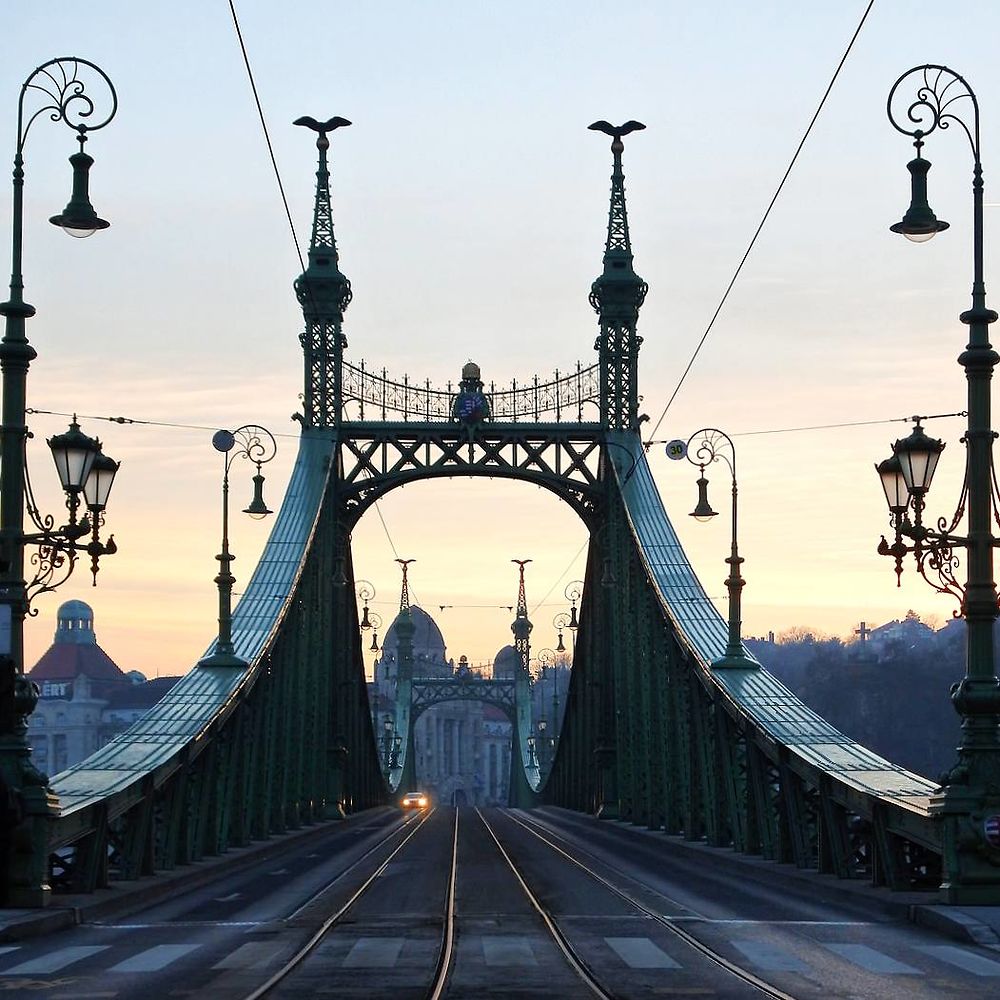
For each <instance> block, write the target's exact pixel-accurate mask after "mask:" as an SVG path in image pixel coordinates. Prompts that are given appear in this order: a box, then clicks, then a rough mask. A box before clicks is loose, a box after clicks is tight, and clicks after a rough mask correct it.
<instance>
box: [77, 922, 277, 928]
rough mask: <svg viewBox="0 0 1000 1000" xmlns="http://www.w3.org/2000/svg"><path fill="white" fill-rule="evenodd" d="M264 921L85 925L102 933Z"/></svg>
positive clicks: (246, 924) (240, 925)
mask: <svg viewBox="0 0 1000 1000" xmlns="http://www.w3.org/2000/svg"><path fill="white" fill-rule="evenodd" d="M267 922H268V921H266V920H167V921H164V922H163V923H156V924H87V926H88V927H98V928H100V929H101V930H103V931H148V930H153V929H155V928H157V927H260V926H261V925H262V924H266V923H267Z"/></svg>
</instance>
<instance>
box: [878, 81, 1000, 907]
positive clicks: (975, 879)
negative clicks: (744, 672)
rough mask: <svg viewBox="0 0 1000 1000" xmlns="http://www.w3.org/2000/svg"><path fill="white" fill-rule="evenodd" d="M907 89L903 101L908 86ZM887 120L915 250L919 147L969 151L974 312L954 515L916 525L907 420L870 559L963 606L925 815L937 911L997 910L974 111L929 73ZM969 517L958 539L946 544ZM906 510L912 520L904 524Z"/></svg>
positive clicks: (968, 320) (927, 223) (986, 379)
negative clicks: (953, 742)
mask: <svg viewBox="0 0 1000 1000" xmlns="http://www.w3.org/2000/svg"><path fill="white" fill-rule="evenodd" d="M911 86H912V90H911V89H910V87H911ZM886 109H887V112H888V116H889V121H890V122H891V124H892V125H893V127H894V128H895V129H897V130H898V131H899V132H902V133H903V134H904V135H906V136H909V137H910V138H912V139H913V144H914V146H915V148H916V151H917V155H916V157H915V158H914V159H913V160H911V161H910V162H909V163H908V164H907V169H908V170H909V172H910V191H911V202H910V207H909V209H908V210H907V212H906V214H905V215H904V216H903V219H902V220H901V221H900V222H898V223H896V224H895V225H894V226H891V227H890V228H891V230H892V231H893V232H896V233H901V234H902V235H903V236H906V237H907V238H908V239H910V240H913V241H914V242H924V241H925V240H928V239H930V238H931V237H932V236H934V235H935V234H936V233H938V232H941V231H942V230H944V229H947V228H948V223H946V222H942V221H941V220H939V219H938V218H937V217H936V216H935V215H934V213H933V212H932V211H931V208H930V205H929V204H928V201H927V172H928V170H929V169H930V163H929V162H928V161H927V160H925V159H924V158H923V157H922V156H921V149H922V148H923V145H924V140H925V139H926V138H927V136H928V135H930V134H931V133H932V132H934V131H935V130H937V129H939V128H940V129H941V130H942V131H944V130H945V129H947V128H949V127H950V126H951V125H953V124H957V125H959V126H960V129H961V132H963V133H964V134H965V136H966V138H967V139H968V140H969V145H970V146H971V149H972V159H973V172H972V260H973V279H972V307H971V308H970V309H969V310H967V311H966V312H963V313H962V314H961V316H960V317H959V318H960V319H961V321H962V322H963V323H965V324H966V325H967V326H968V327H969V340H968V344H967V346H966V349H965V351H964V352H963V353H962V354H961V355H960V356H959V358H958V362H959V364H960V365H961V366H962V367H963V368H964V369H965V375H966V381H967V385H968V406H967V410H968V427H967V430H966V432H965V436H964V442H965V446H966V449H967V457H966V473H965V481H964V483H963V486H962V491H961V495H960V497H959V501H958V504H957V509H956V511H955V514H954V515H953V517H952V518H951V519H950V520H948V519H946V518H939V519H938V521H937V527H936V528H929V527H927V526H926V525H925V524H924V523H923V516H922V515H923V510H924V504H925V497H926V494H927V491H928V490H929V489H930V485H931V479H932V477H933V475H934V470H935V467H936V465H937V461H938V458H939V456H940V454H941V451H942V450H943V448H944V445H943V444H942V442H940V441H936V440H934V439H932V438H930V437H928V436H927V435H926V434H925V433H924V431H923V429H922V428H921V426H920V421H919V419H917V420H916V421H915V423H916V426H915V428H914V430H913V433H912V434H910V436H909V437H907V438H903V439H901V440H899V441H897V442H896V443H895V445H894V446H893V455H892V457H891V458H889V459H887V460H886V461H884V462H882V463H881V464H880V465H878V466H876V468H877V470H878V472H879V476H880V478H881V480H882V485H883V488H884V490H885V493H886V500H887V502H888V504H889V510H890V519H891V524H892V527H893V528H894V532H895V541H894V543H893V544H892V545H889V544H888V542H887V541H886V540H885V538H884V537H883V539H882V541H881V544H880V545H879V552H880V553H881V554H883V555H888V556H891V557H893V558H894V559H895V562H896V573H897V578H898V576H899V574H900V573H901V572H902V561H903V557H904V556H906V555H909V554H912V555H913V556H914V558H915V562H916V565H917V570H918V572H919V573H920V575H921V576H922V577H924V579H925V580H927V581H928V582H929V583H930V584H931V586H933V587H934V588H935V589H936V590H938V591H940V592H942V593H948V594H952V595H953V596H955V597H956V598H957V599H958V600H959V601H960V602H961V614H962V616H963V617H964V618H965V621H966V659H965V677H964V678H963V679H962V681H961V682H959V683H958V684H955V685H953V686H952V690H951V698H952V702H953V703H954V705H955V709H956V711H957V712H958V714H959V715H960V716H961V718H962V735H961V740H960V744H959V747H958V761H957V762H956V763H955V765H954V766H953V767H952V768H951V769H950V770H949V771H948V772H946V773H945V774H943V775H942V776H941V788H940V789H939V790H938V791H937V793H936V794H935V795H934V796H933V798H932V799H931V806H930V808H931V812H932V813H933V814H934V815H936V816H938V817H940V818H941V820H942V823H943V829H942V834H943V836H942V843H943V880H942V885H941V894H942V897H943V899H944V900H945V902H949V903H960V904H976V903H987V904H996V903H998V902H1000V834H998V832H997V831H998V829H1000V680H998V679H997V674H996V662H995V653H996V651H995V640H994V628H993V626H994V622H995V620H996V618H997V615H998V609H997V587H996V581H995V579H994V575H993V549H994V548H995V547H996V546H997V544H998V541H1000V539H998V538H997V537H996V535H995V534H994V532H993V527H994V523H995V521H996V511H997V506H996V504H997V502H998V499H1000V498H998V496H997V491H996V485H995V479H994V470H993V456H992V452H993V439H994V437H995V436H996V435H995V433H994V431H993V429H992V427H991V414H990V403H991V401H990V380H991V378H992V374H993V368H994V367H995V365H996V363H997V361H998V360H1000V358H998V356H997V354H996V352H995V351H994V350H993V348H992V347H991V345H990V342H989V326H990V324H991V323H993V322H994V321H995V320H996V319H997V314H996V313H995V312H994V311H993V310H992V309H988V308H987V306H986V285H985V283H984V280H983V171H982V162H981V160H980V145H979V102H978V100H977V99H976V95H975V94H974V93H973V91H972V88H971V87H970V86H969V84H968V82H967V81H966V80H965V79H964V78H963V77H961V76H960V75H959V74H958V73H956V72H954V71H953V70H951V69H949V68H948V67H947V66H940V65H934V64H927V65H924V66H917V67H915V68H913V69H910V70H907V72H906V73H904V74H903V75H902V76H901V77H900V78H899V79H898V80H897V81H896V82H895V84H893V87H892V90H891V91H890V92H889V98H888V101H887V105H886ZM966 509H967V510H968V526H967V533H966V534H964V535H961V534H956V529H957V528H958V527H959V524H960V523H961V522H962V520H963V518H964V516H965V512H966ZM910 511H912V518H911V516H910V513H909V512H910ZM957 549H965V550H966V553H967V556H966V560H967V564H968V565H967V574H968V575H967V579H966V583H965V585H964V587H963V586H962V585H961V584H960V583H959V582H958V580H957V579H956V576H955V573H956V570H957V568H958V559H957V557H956V554H955V551H956V550H957Z"/></svg>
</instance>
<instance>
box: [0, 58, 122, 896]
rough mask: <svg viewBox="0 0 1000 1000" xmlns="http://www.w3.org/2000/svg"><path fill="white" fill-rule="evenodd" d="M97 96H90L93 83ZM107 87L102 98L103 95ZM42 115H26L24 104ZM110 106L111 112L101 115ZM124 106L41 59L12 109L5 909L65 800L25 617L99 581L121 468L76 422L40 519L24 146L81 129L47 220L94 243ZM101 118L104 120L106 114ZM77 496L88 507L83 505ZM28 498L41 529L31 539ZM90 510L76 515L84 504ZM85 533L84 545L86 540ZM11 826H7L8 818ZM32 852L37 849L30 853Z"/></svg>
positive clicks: (4, 564) (4, 346)
mask: <svg viewBox="0 0 1000 1000" xmlns="http://www.w3.org/2000/svg"><path fill="white" fill-rule="evenodd" d="M88 83H91V84H94V85H95V90H96V93H95V94H94V95H93V96H92V95H91V94H90V93H88V92H87V84H88ZM105 90H106V93H105ZM26 98H27V99H30V100H29V104H30V105H31V106H34V105H35V104H40V105H41V106H40V107H38V108H37V110H31V107H28V108H26V107H25V101H26ZM105 105H107V106H109V107H110V110H109V111H107V113H106V114H105V113H104V110H103V109H104V108H105ZM117 110H118V96H117V94H116V93H115V89H114V86H113V85H112V83H111V81H110V79H109V78H108V77H107V75H106V74H105V73H104V71H103V70H101V69H100V68H99V67H98V66H95V65H94V64H93V63H91V62H88V61H87V60H86V59H78V58H74V57H61V58H59V59H52V60H50V61H49V62H47V63H43V64H42V65H41V66H39V67H38V68H37V69H35V70H34V71H33V72H32V73H31V74H30V75H29V76H28V78H27V79H26V80H25V81H24V84H23V85H22V86H21V92H20V96H19V98H18V103H17V144H16V147H15V152H14V173H13V209H12V217H11V230H12V236H11V274H10V297H9V298H8V300H7V301H6V302H4V303H2V304H0V315H3V317H4V336H3V340H2V342H0V373H2V374H0V380H2V393H3V409H2V420H3V423H2V426H0V470H2V475H0V777H2V778H3V781H4V783H5V784H6V785H7V786H8V788H10V789H11V791H12V793H13V795H14V796H15V797H16V798H17V800H18V803H19V805H18V811H19V812H20V813H21V815H22V816H23V817H24V823H25V825H27V826H28V827H29V833H28V836H27V837H23V836H21V835H20V834H19V837H20V839H21V843H22V848H21V849H20V850H18V851H17V852H13V853H11V854H10V856H9V857H8V858H6V859H5V858H0V869H2V870H0V905H7V906H44V905H46V904H47V903H48V901H49V897H50V894H51V893H50V889H49V886H48V884H47V866H48V852H47V849H46V848H47V845H46V840H47V831H46V821H47V819H48V817H50V816H52V815H54V814H55V813H56V812H57V811H58V800H57V799H56V797H55V795H54V793H53V792H52V791H51V789H49V788H48V778H47V777H46V776H45V775H43V774H41V773H40V772H39V771H37V770H36V769H35V768H34V767H33V766H32V764H31V760H30V752H31V751H30V748H29V746H28V742H27V719H28V716H29V715H30V714H31V713H32V711H34V708H35V705H36V704H37V701H38V691H37V688H36V687H35V686H34V685H33V684H32V683H31V682H30V681H28V680H27V679H26V678H25V676H24V618H25V615H27V614H28V612H29V610H30V606H31V600H32V598H33V597H34V596H36V595H37V594H40V593H45V592H50V591H53V590H55V589H56V588H57V587H58V586H60V584H62V583H64V582H65V581H66V580H67V579H68V578H69V575H70V574H71V573H72V572H73V569H74V567H75V565H76V560H77V558H78V554H79V553H81V552H86V553H88V554H89V555H90V557H91V567H92V571H93V573H94V582H95V584H96V582H97V575H96V574H97V568H98V560H99V558H100V556H102V555H111V554H112V553H114V552H115V549H116V547H115V544H114V541H113V539H108V541H107V542H106V543H102V542H101V540H100V527H101V524H102V523H103V519H104V507H105V505H106V503H107V498H108V493H109V492H110V489H111V483H112V482H113V480H114V473H115V472H116V471H117V469H118V464H117V463H116V462H113V461H112V460H111V459H108V458H106V456H104V455H102V454H101V447H100V442H99V441H96V440H94V439H92V438H89V437H87V436H86V435H85V434H83V433H82V432H81V431H80V428H79V426H78V425H77V424H76V420H75V419H74V421H73V423H72V424H71V425H70V429H69V431H68V432H67V433H66V434H62V435H57V436H56V437H54V438H52V439H50V441H49V442H48V443H49V447H50V448H51V449H52V452H53V457H54V458H55V460H56V467H57V469H58V471H59V474H60V480H61V483H62V487H63V490H64V491H65V493H66V504H67V507H68V509H69V521H68V523H67V524H65V525H62V526H61V527H56V522H55V519H54V518H53V517H51V516H49V515H45V516H43V515H41V514H40V513H39V511H38V507H37V505H36V504H35V501H34V497H33V496H32V492H31V484H30V480H29V479H28V469H27V462H26V461H25V451H26V448H25V446H26V443H27V439H28V428H27V426H26V424H25V417H26V398H27V396H26V386H27V376H28V368H29V366H30V364H31V362H32V361H33V360H34V359H35V358H36V357H37V354H36V352H35V349H34V348H33V347H32V346H31V345H30V344H29V343H28V339H27V337H26V336H25V320H27V319H30V318H31V317H32V316H34V314H35V308H34V306H32V305H30V304H29V303H27V302H25V300H24V279H23V276H22V274H21V263H22V244H23V229H24V200H23V199H24V146H25V142H26V140H27V137H28V133H29V131H30V129H31V126H32V125H33V124H34V122H35V121H36V120H37V119H38V118H40V117H45V118H47V119H48V120H50V121H54V122H60V121H61V122H63V124H65V125H66V126H67V127H68V128H70V129H72V130H73V131H74V132H75V133H76V140H77V141H78V142H79V144H80V149H79V151H78V152H76V153H74V154H73V155H72V156H71V157H70V164H71V165H72V167H73V193H72V197H71V198H70V201H69V203H68V204H67V206H66V208H65V210H64V211H63V212H62V213H60V214H59V215H55V216H53V217H52V218H51V219H50V220H49V221H51V222H52V223H53V224H55V225H58V226H61V227H62V228H63V229H64V230H65V231H66V232H67V233H69V234H70V235H73V236H89V235H90V234H91V233H93V232H96V231H97V230H98V229H106V228H107V227H108V223H107V222H105V221H104V220H103V219H100V218H98V216H97V213H96V212H95V211H94V209H93V206H92V205H91V204H90V200H89V196H88V191H87V188H88V177H89V171H90V167H91V166H92V165H93V162H94V161H93V159H92V158H91V157H90V156H88V155H87V154H86V153H85V152H84V151H83V148H84V144H85V143H86V141H87V137H88V133H90V132H96V131H97V130H98V129H102V128H104V126H105V125H107V124H108V123H109V122H110V121H111V120H112V118H114V116H115V112H116V111H117ZM102 114H103V117H101V116H102ZM81 495H82V499H81ZM25 500H27V506H28V513H29V515H30V517H31V520H32V521H33V522H34V525H35V527H36V528H37V531H35V532H32V533H30V534H26V533H25V531H24V511H25ZM84 503H85V504H86V506H87V509H88V512H89V513H88V514H85V515H84V516H83V517H82V518H78V516H77V515H78V513H79V508H80V506H81V504H84ZM87 534H90V535H91V538H90V541H89V542H86V543H84V541H83V539H84V537H85V536H86V535H87ZM26 545H34V546H37V550H38V551H37V553H36V555H35V556H34V557H33V558H32V565H33V567H34V568H35V573H34V577H33V579H32V580H31V581H30V582H28V581H26V580H25V566H24V564H25V546H26ZM5 822H9V821H8V820H6V819H5ZM25 844H30V850H29V849H25V847H24V845H25Z"/></svg>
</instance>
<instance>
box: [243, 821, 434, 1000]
mask: <svg viewBox="0 0 1000 1000" xmlns="http://www.w3.org/2000/svg"><path fill="white" fill-rule="evenodd" d="M434 812H435V810H434V809H431V810H429V811H428V812H427V813H426V815H424V816H423V817H422V818H421V819H420V822H418V823H417V825H416V826H415V827H414V828H413V829H412V830H411V831H410V832H409V833H408V834H407V835H406V836H405V837H404V838H403V839H402V840H401V841H400V842H399V844H397V845H396V847H395V848H394V849H393V851H392V853H391V854H390V855H389V856H388V857H387V858H386V859H385V860H384V861H383V862H382V864H380V865H379V866H378V868H376V869H375V871H374V872H373V873H372V874H371V875H369V876H368V878H367V879H365V881H364V882H363V883H362V884H361V887H360V888H359V889H358V890H357V891H356V892H355V893H354V894H353V895H352V896H351V898H350V899H348V901H347V902H346V903H344V905H343V906H341V908H340V909H339V910H337V912H336V913H334V914H333V915H332V916H329V917H327V918H326V920H324V921H323V923H322V924H321V925H320V928H319V930H317V931H316V932H315V933H314V934H313V936H312V937H311V938H310V939H309V940H308V941H307V942H306V943H305V944H304V945H303V946H302V947H301V948H299V950H298V951H297V952H296V953H295V954H294V955H293V956H292V957H291V958H290V959H289V960H288V961H287V962H286V963H285V964H284V965H283V966H282V967H281V968H280V969H278V971H277V972H275V973H274V975H273V976H271V978H270V979H268V980H267V981H266V982H265V983H264V984H263V985H261V986H258V987H257V988H256V989H255V990H254V991H253V992H252V993H249V994H247V996H246V997H244V998H243V1000H260V998H261V997H264V996H267V994H268V993H270V992H271V990H273V989H274V987H275V986H277V985H278V983H280V982H281V981H282V980H283V979H284V978H285V977H286V976H288V974H289V973H290V972H292V971H293V970H294V969H295V968H296V967H298V966H299V965H301V964H302V962H303V961H304V960H305V959H306V958H307V957H308V956H309V955H310V954H311V953H312V952H313V951H314V950H315V948H316V946H317V945H318V944H319V943H320V941H322V940H323V938H324V937H325V936H326V934H327V932H328V931H329V930H330V929H331V928H332V927H333V926H334V925H336V924H337V923H339V922H340V920H341V919H342V918H343V916H344V914H345V913H347V911H348V910H350V908H351V907H352V906H353V905H354V904H355V903H356V902H357V901H358V900H359V899H360V898H361V897H362V896H363V895H364V894H365V893H366V892H367V891H368V890H369V889H370V888H371V886H372V884H373V883H374V882H375V880H376V879H377V878H378V877H379V876H380V875H381V874H382V873H383V872H384V871H385V870H386V868H388V867H389V863H390V862H391V861H392V859H393V858H394V857H395V856H396V855H397V854H399V852H400V851H401V850H402V849H403V848H404V847H405V846H406V845H407V844H408V843H409V842H410V840H412V839H413V837H414V836H415V834H416V833H417V831H418V830H420V828H421V827H422V826H423V825H424V824H425V823H426V822H427V821H428V820H429V819H430V818H431V816H432V815H433V814H434ZM394 832H398V829H397V831H394ZM385 839H386V840H388V839H389V838H388V837H387V838H385ZM381 843H385V840H383V841H382V842H381ZM376 846H379V845H376ZM368 853H371V852H370V851H369V852H368ZM365 857H367V855H365ZM362 860H363V858H359V859H358V860H357V861H356V862H355V863H354V865H352V866H351V868H355V867H357V865H358V864H360V862H361V861H362ZM350 870H351V869H345V872H346V871H350ZM343 874H344V872H342V873H341V875H343ZM339 877H340V876H338V878H339ZM334 881H336V879H334ZM315 898H316V897H315V896H314V897H313V899H315ZM300 909H301V908H300ZM296 912H298V911H296Z"/></svg>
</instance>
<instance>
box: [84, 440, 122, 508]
mask: <svg viewBox="0 0 1000 1000" xmlns="http://www.w3.org/2000/svg"><path fill="white" fill-rule="evenodd" d="M120 465H121V462H116V461H115V460H114V459H113V458H108V456H107V455H105V454H103V453H99V454H98V455H97V456H96V457H95V458H94V463H93V465H91V467H90V475H89V476H87V481H86V482H85V483H84V484H83V494H84V496H85V497H86V498H87V506H88V507H89V508H90V509H91V510H93V511H101V510H104V508H105V507H106V506H107V505H108V496H109V495H110V494H111V487H112V486H113V485H114V482H115V476H116V475H117V473H118V468H119V466H120Z"/></svg>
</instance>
